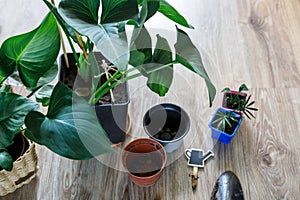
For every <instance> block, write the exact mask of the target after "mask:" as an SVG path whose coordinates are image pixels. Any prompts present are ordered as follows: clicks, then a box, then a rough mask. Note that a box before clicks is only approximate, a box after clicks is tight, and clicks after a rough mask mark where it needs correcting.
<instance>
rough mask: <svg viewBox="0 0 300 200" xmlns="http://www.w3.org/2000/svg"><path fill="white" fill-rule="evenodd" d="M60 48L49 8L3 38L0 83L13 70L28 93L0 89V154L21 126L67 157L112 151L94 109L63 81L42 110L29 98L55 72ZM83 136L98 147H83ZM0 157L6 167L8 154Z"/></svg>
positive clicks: (0, 53)
mask: <svg viewBox="0 0 300 200" xmlns="http://www.w3.org/2000/svg"><path fill="white" fill-rule="evenodd" d="M50 47H51V48H50ZM59 48H60V36H59V33H58V27H57V23H56V20H55V18H54V17H53V15H52V14H51V13H50V14H48V15H47V16H46V17H45V19H44V21H43V22H42V23H41V24H40V26H39V27H37V28H36V29H34V30H33V31H30V32H28V33H25V34H22V35H18V36H14V37H11V38H8V39H7V40H5V41H4V42H3V44H2V45H1V49H0V58H1V59H0V60H1V61H0V80H1V82H0V83H1V85H3V86H5V85H6V83H5V80H7V79H8V78H9V77H10V76H11V75H13V73H17V74H18V76H19V77H20V82H21V83H22V84H23V85H24V86H25V87H26V88H27V89H28V91H29V94H28V95H27V96H22V95H21V94H15V93H12V92H10V91H7V90H4V91H2V92H1V93H0V94H1V105H2V108H1V109H2V110H1V120H0V124H1V132H0V134H1V135H0V136H1V139H0V141H1V151H2V154H5V152H6V147H7V146H8V145H11V144H12V143H13V138H14V136H15V135H16V134H17V133H19V132H20V131H23V132H25V135H26V137H28V138H29V139H31V140H34V141H38V143H40V144H44V145H46V146H47V147H48V148H50V149H51V150H52V151H54V152H56V153H58V154H60V155H62V156H65V157H68V158H72V159H88V158H92V157H94V156H95V155H97V154H99V153H103V152H109V151H111V149H110V143H109V141H108V140H107V139H106V136H105V133H104V132H103V130H102V128H101V126H100V124H99V123H98V122H97V118H96V116H95V114H94V113H93V110H91V109H90V107H89V106H88V104H87V102H86V101H85V100H84V99H83V98H81V97H79V96H77V95H76V94H73V92H72V91H71V90H70V89H68V88H67V87H66V86H64V85H63V84H62V83H60V82H59V83H57V84H56V85H55V87H54V89H53V92H52V93H51V97H50V99H49V107H48V112H47V114H45V115H44V114H43V113H41V112H39V111H37V106H38V105H37V104H36V103H35V102H34V101H32V100H31V99H30V97H32V96H33V94H34V93H36V92H38V91H41V90H42V89H43V87H45V86H47V87H48V86H49V85H48V83H49V82H50V81H52V80H53V79H54V78H55V76H56V74H57V65H56V58H57V55H58V53H59ZM50 88H51V87H50ZM47 98H48V97H47ZM42 101H43V102H44V103H45V101H44V100H42ZM46 104H47V103H46ZM82 123H83V124H84V125H83V124H82ZM23 125H25V127H24V126H23ZM84 139H85V140H86V141H89V142H90V144H93V145H94V147H95V148H96V149H98V150H97V151H98V152H96V151H95V152H93V151H89V150H87V147H86V146H87V145H85V144H83V143H82V141H83V140H84ZM93 140H94V141H93ZM90 144H89V145H90ZM91 152H93V153H95V154H93V153H91ZM92 154H93V155H92ZM2 158H5V157H4V156H2ZM2 161H3V160H2ZM2 161H1V160H0V163H2V164H1V166H2V167H3V168H6V169H7V170H10V169H11V159H6V161H3V162H2ZM6 166H8V167H6Z"/></svg>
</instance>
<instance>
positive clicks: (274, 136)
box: [0, 0, 300, 200]
mask: <svg viewBox="0 0 300 200" xmlns="http://www.w3.org/2000/svg"><path fill="white" fill-rule="evenodd" d="M169 2H170V3H171V4H172V5H174V7H175V8H177V9H178V10H179V11H180V12H181V13H182V14H183V15H184V16H185V17H186V18H187V19H188V21H189V23H190V24H192V25H193V26H194V27H195V29H194V30H186V29H185V30H186V31H187V32H188V33H189V34H190V35H191V37H192V39H193V41H194V42H195V43H196V45H197V46H198V47H199V48H200V51H201V54H202V56H203V61H204V64H205V66H206V69H207V71H208V74H209V76H210V77H211V80H212V81H213V83H214V84H215V86H216V88H217V90H218V93H217V96H216V99H215V101H214V103H213V106H212V107H211V108H209V106H208V98H207V91H206V87H205V83H204V81H203V80H202V79H201V78H200V77H198V76H196V75H194V74H192V73H191V72H188V71H186V70H183V68H182V66H180V65H178V66H175V70H176V71H175V78H174V82H173V85H172V87H171V90H170V92H169V94H168V95H167V96H166V97H164V98H160V97H158V96H157V95H155V94H152V93H151V92H149V90H148V89H147V88H146V87H145V79H143V78H140V79H136V80H133V81H131V82H129V86H130V96H131V102H130V109H129V112H130V115H131V118H132V131H131V133H130V135H129V137H128V138H127V140H126V142H125V144H126V143H128V142H129V141H131V140H132V139H134V138H137V137H146V134H145V133H144V131H143V128H142V117H143V115H144V113H145V112H146V110H147V109H149V108H150V107H151V106H153V105H155V104H158V103H160V102H172V103H175V104H177V105H180V106H182V107H183V108H184V109H185V110H186V111H187V112H188V114H189V116H190V119H191V129H190V131H189V133H188V135H187V137H186V138H185V140H184V144H183V145H182V146H181V148H180V149H179V150H178V151H176V152H174V153H172V154H170V155H168V156H169V157H168V164H167V167H166V169H165V170H164V171H163V173H162V176H161V178H160V179H159V181H158V182H157V183H156V184H155V185H154V186H151V187H146V188H142V187H139V186H137V185H135V184H134V183H132V182H131V181H130V179H129V177H128V175H127V174H126V173H125V172H124V170H123V168H122V166H121V164H120V154H119V153H120V151H121V147H119V148H117V149H116V150H117V151H116V152H117V153H115V154H114V155H104V156H101V157H99V158H97V159H96V158H95V159H91V160H88V161H72V160H69V159H65V158H62V157H60V156H57V155H55V154H54V153H52V152H50V151H49V150H48V149H46V148H45V147H43V146H39V145H38V147H37V151H38V156H39V172H38V175H37V177H36V178H35V179H34V180H33V181H32V182H31V183H30V184H28V185H25V186H24V187H22V188H20V189H18V190H17V191H15V192H14V193H13V194H9V195H7V196H5V197H1V199H3V200H19V199H20V200H23V199H24V200H27V199H28V200H31V199H38V200H44V199H45V200H48V199H49V200H52V199H53V200H58V199H59V200H62V199H80V200H81V199H84V200H86V199H87V200H90V199H91V200H98V199H104V200H110V199H116V200H119V199H132V200H133V199H139V200H140V199H149V200H154V199H157V200H159V199H162V200H165V199H166V200H167V199H171V200H177V199H179V200H181V199H182V200H183V199H197V200H199V199H201V200H202V199H203V200H208V199H209V198H210V194H211V192H212V189H213V187H214V184H215V182H216V179H217V178H218V176H219V175H220V174H221V173H222V172H224V171H226V170H231V171H233V172H234V173H235V174H236V175H237V176H238V177H239V179H240V181H241V184H242V187H243V191H244V195H245V199H250V200H275V199H291V200H297V199H300V156H299V154H300V131H299V130H300V114H299V113H300V112H299V111H300V87H299V86H300V1H298V0H223V1H221V0H209V1H207V0H189V1H175V0H169ZM0 7H1V8H2V10H1V13H0V43H2V42H3V40H4V39H5V38H7V37H8V36H11V35H12V34H19V33H22V32H25V31H29V30H30V29H32V28H33V27H36V26H37V25H38V23H40V21H41V20H42V17H43V16H44V15H45V14H46V13H47V8H46V7H45V6H44V4H43V2H42V1H40V0H30V1H28V0H27V1H26V0H10V1H5V0H0ZM166 20H167V19H166V18H164V17H163V16H162V15H159V16H157V18H155V19H152V20H151V21H150V22H149V23H150V24H149V25H148V27H151V28H153V30H154V29H155V30H158V31H159V32H160V33H161V34H162V35H164V34H166V35H167V36H169V35H170V37H173V38H175V34H176V33H175V27H174V26H173V24H172V23H170V25H169V24H167V23H166ZM162 27H163V28H164V29H163V30H162ZM174 41H175V40H174ZM241 83H246V84H247V85H248V86H249V87H250V93H251V94H253V98H254V100H255V101H256V107H258V108H259V112H258V113H256V114H255V116H256V119H253V120H248V119H244V122H243V123H242V125H241V127H240V129H239V131H238V133H237V135H236V136H235V138H234V139H233V140H232V142H231V143H230V144H229V145H223V144H219V143H216V142H215V141H213V140H212V139H211V136H210V129H209V128H208V126H207V124H208V122H209V120H210V118H211V116H212V114H213V113H214V112H215V110H216V108H217V107H219V105H220V104H221V98H222V94H221V93H220V91H221V90H222V89H223V88H224V87H231V88H238V87H239V85H240V84H241ZM191 147H193V148H202V149H204V150H205V151H207V150H209V149H212V148H213V151H214V153H215V157H214V158H213V159H210V160H208V161H207V162H206V165H205V167H204V168H203V169H200V170H199V183H198V184H199V185H198V187H197V189H196V191H195V192H193V191H192V188H191V177H189V174H192V168H191V167H188V166H187V159H186V158H185V156H184V155H183V152H184V150H185V149H186V148H191Z"/></svg>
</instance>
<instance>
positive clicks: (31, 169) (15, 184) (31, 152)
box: [0, 142, 38, 196]
mask: <svg viewBox="0 0 300 200" xmlns="http://www.w3.org/2000/svg"><path fill="white" fill-rule="evenodd" d="M29 144H30V146H29V148H28V149H27V151H26V152H25V153H24V154H23V155H22V156H21V157H20V158H18V159H17V160H16V161H15V162H14V164H13V169H12V170H11V171H6V170H1V171H0V196H4V195H6V194H8V193H11V192H14V191H15V190H16V189H18V188H19V187H21V186H23V185H25V184H27V183H29V182H30V181H31V180H32V179H33V178H34V177H35V175H36V173H37V169H38V167H37V162H38V159H37V155H36V151H35V145H34V143H31V142H29Z"/></svg>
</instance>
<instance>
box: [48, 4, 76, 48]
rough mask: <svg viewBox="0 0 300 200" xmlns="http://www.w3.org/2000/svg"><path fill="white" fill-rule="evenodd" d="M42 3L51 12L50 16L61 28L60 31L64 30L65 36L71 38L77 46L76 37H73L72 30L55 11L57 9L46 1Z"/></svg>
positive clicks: (73, 32)
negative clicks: (52, 16) (53, 17)
mask: <svg viewBox="0 0 300 200" xmlns="http://www.w3.org/2000/svg"><path fill="white" fill-rule="evenodd" d="M43 1H44V3H45V4H46V5H47V7H48V8H49V10H50V11H51V12H52V14H53V15H54V16H55V18H56V20H57V22H58V23H59V25H60V26H61V27H62V29H63V30H64V32H65V34H66V35H68V36H69V37H71V38H72V39H73V41H74V42H76V43H77V44H79V42H78V40H77V37H76V35H75V31H74V29H73V28H72V27H71V26H70V25H69V24H67V23H66V22H65V21H64V20H63V18H62V17H61V16H60V14H59V13H58V11H57V8H56V7H55V6H54V5H53V4H52V3H50V2H49V1H48V0H43Z"/></svg>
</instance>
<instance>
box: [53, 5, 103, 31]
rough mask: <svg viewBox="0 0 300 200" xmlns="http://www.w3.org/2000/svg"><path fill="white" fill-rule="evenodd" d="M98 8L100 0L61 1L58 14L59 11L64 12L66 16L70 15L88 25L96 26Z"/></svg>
mask: <svg viewBox="0 0 300 200" xmlns="http://www.w3.org/2000/svg"><path fill="white" fill-rule="evenodd" d="M99 7H100V0H85V1H82V0H62V1H61V2H60V3H59V9H58V12H59V13H60V14H61V12H60V11H61V10H64V11H66V14H72V15H74V16H76V18H78V19H80V20H82V21H84V22H86V23H88V24H98V21H99V20H98V18H99V17H98V10H99ZM61 16H62V15H61ZM62 17H63V16H62ZM63 18H64V17H63ZM67 23H68V22H67ZM71 25H72V24H71Z"/></svg>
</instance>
